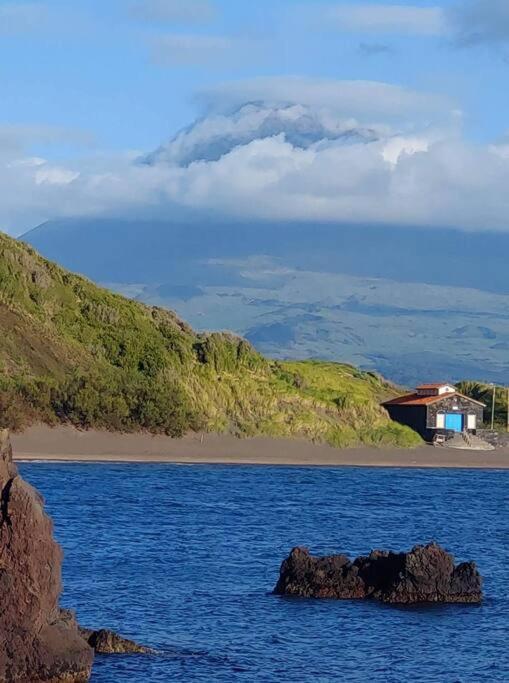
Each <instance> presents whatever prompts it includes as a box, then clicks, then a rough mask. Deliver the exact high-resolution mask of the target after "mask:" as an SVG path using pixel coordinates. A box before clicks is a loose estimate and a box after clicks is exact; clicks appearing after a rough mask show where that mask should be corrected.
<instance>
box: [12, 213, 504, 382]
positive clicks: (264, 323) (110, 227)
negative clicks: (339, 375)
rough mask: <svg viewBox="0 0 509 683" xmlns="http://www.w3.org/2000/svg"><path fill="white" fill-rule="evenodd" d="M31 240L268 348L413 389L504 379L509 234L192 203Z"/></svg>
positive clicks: (201, 322) (57, 226)
mask: <svg viewBox="0 0 509 683" xmlns="http://www.w3.org/2000/svg"><path fill="white" fill-rule="evenodd" d="M23 239H25V240H26V241H27V242H29V243H31V244H32V245H33V246H34V247H36V248H37V249H38V250H39V251H41V252H42V253H43V254H44V255H45V256H47V257H49V258H51V259H53V260H55V261H57V262H59V263H61V264H63V265H64V266H66V267H68V268H70V269H71V270H74V271H77V272H81V273H83V274H85V275H87V276H88V277H90V278H92V279H93V280H95V281H97V282H100V283H103V284H105V285H107V286H108V287H110V288H112V289H113V290H115V291H119V292H121V293H123V294H125V295H127V296H132V297H134V298H137V299H138V300H140V301H145V302H147V303H150V304H157V305H159V306H167V307H169V308H172V309H174V310H176V311H178V312H179V314H180V315H182V316H184V317H185V318H186V319H188V320H190V321H191V323H192V324H193V325H194V326H195V328H197V329H199V330H217V329H224V328H225V327H226V328H228V329H232V330H234V331H235V332H237V333H239V334H242V335H244V336H247V337H248V338H249V339H251V340H252V341H253V343H254V344H255V346H256V348H258V349H259V350H260V351H261V352H263V353H266V354H268V355H270V356H272V357H278V358H283V359H284V358H322V359H326V360H336V361H346V362H350V363H354V364H355V365H359V366H361V367H363V368H365V369H374V370H377V371H379V372H381V373H382V374H384V375H385V376H387V377H389V378H390V379H392V380H394V381H396V382H399V383H401V384H407V385H414V384H416V383H419V382H421V381H425V380H428V379H429V378H430V377H432V378H433V377H437V376H438V377H447V378H450V379H451V380H455V381H456V380H460V379H464V378H466V377H469V378H472V379H477V380H484V381H495V382H499V383H503V382H509V359H508V358H507V347H508V346H509V318H508V313H509V280H508V278H507V276H506V272H507V271H506V263H507V261H508V260H509V236H508V235H505V234H498V233H485V234H474V233H467V232H459V231H456V230H445V229H444V230H438V229H429V228H421V229H416V228H389V227H387V228H381V227H374V226H338V225H333V224H326V223H322V224H317V223H315V224H307V223H290V222H280V223H274V222H272V223H271V222H256V223H255V222H251V223H248V222H243V223H240V222H235V221H233V220H231V219H221V218H220V217H218V216H214V215H207V214H205V213H198V212H191V213H190V212H187V213H183V214H176V215H175V216H173V217H172V219H171V220H168V221H167V222H161V221H147V220H145V221H135V220H132V221H126V220H125V219H102V220H98V219H95V220H94V219H75V220H67V221H53V222H50V223H47V224H45V225H42V226H40V227H39V228H37V229H35V230H33V231H30V232H29V233H27V234H26V235H25V236H24V237H23ZM488 264H489V267H488ZM310 315H312V316H314V318H313V320H310V318H309V316H310ZM480 328H483V330H484V331H483V333H482V334H481V333H480V332H479V330H480ZM458 330H459V331H458Z"/></svg>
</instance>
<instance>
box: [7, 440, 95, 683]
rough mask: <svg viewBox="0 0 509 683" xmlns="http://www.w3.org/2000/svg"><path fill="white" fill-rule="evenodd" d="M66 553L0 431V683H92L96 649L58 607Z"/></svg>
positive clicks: (69, 616)
mask: <svg viewBox="0 0 509 683" xmlns="http://www.w3.org/2000/svg"><path fill="white" fill-rule="evenodd" d="M61 563H62V552H61V550H60V547H59V546H58V545H57V543H56V542H55V540H54V539H53V527H52V523H51V520H50V519H49V517H48V516H47V515H46V514H45V512H44V504H43V500H42V498H41V496H40V495H39V494H38V492H37V491H36V490H35V489H34V488H32V487H31V486H30V485H29V484H27V483H26V482H25V481H24V480H23V479H22V478H21V477H20V476H19V474H18V471H17V469H16V467H15V465H14V464H13V461H12V450H11V445H10V441H9V435H8V433H7V432H5V431H2V432H1V433H0V683H14V682H19V683H64V682H65V683H82V682H84V681H88V679H89V677H90V670H91V667H92V661H93V650H92V648H91V647H90V646H89V645H88V644H87V643H86V642H85V641H84V640H83V638H82V637H81V636H80V634H79V632H78V627H77V624H76V621H75V619H74V618H73V616H72V615H71V614H70V613H69V612H65V611H62V610H60V609H59V606H58V601H59V597H60V593H61Z"/></svg>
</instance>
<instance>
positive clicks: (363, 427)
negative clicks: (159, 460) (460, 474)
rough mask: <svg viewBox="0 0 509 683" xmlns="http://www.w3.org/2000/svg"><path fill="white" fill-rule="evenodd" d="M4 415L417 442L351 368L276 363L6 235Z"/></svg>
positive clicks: (19, 420) (382, 391) (0, 370)
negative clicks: (101, 285) (198, 331)
mask: <svg viewBox="0 0 509 683" xmlns="http://www.w3.org/2000/svg"><path fill="white" fill-rule="evenodd" d="M0 320H1V325H2V337H1V340H0V415H1V416H2V420H3V422H4V423H5V424H7V425H8V426H11V427H21V426H23V425H24V424H27V423H30V422H33V421H36V420H42V421H45V422H47V423H50V424H52V423H53V424H54V423H56V422H59V421H60V422H67V421H70V422H72V423H74V424H76V425H78V426H81V427H92V426H94V427H103V428H109V429H115V430H131V431H132V430H139V429H146V430H149V431H151V432H165V433H168V434H171V435H173V436H180V435H182V434H183V433H185V432H187V431H189V430H208V431H218V432H228V433H234V434H238V435H255V434H266V435H273V436H295V437H303V438H308V439H314V440H319V441H326V442H328V443H331V444H335V445H338V446H343V445H353V444H358V443H373V444H380V443H386V444H400V445H411V444H415V443H416V442H417V441H418V439H417V437H416V436H415V435H414V433H413V432H411V431H410V430H407V429H406V428H403V427H400V426H399V425H395V424H393V423H391V422H390V421H389V420H388V418H387V416H386V414H385V412H384V411H383V410H382V409H381V408H380V407H379V402H380V400H382V399H383V398H385V397H387V396H389V395H390V394H391V393H392V388H391V386H390V385H388V384H387V383H385V382H384V381H382V380H380V379H379V378H378V377H376V376H375V375H372V374H369V373H361V372H359V371H357V370H355V369H354V368H352V367H350V366H345V365H337V364H325V363H317V362H306V363H298V362H293V363H276V362H271V361H269V360H267V359H265V358H263V357H262V356H261V355H259V354H258V353H256V352H255V351H254V349H253V348H252V347H251V346H250V345H249V343H248V342H246V341H244V340H242V339H240V338H238V337H235V336H234V335H230V334H210V335H205V334H196V333H195V332H194V331H193V330H192V329H191V328H190V327H189V326H188V325H186V324H185V323H184V322H182V321H181V320H179V319H178V318H177V317H176V316H175V315H174V314H173V313H171V312H170V311H167V310H164V309H160V308H152V307H148V306H145V305H143V304H140V303H137V302H134V301H132V300H129V299H125V298H123V297H121V296H119V295H115V294H112V293H111V292H109V291H106V290H103V289H101V288H99V287H96V286H95V285H93V284H92V283H91V282H89V281H88V280H86V279H84V278H82V277H79V276H77V275H74V274H72V273H70V272H68V271H66V270H64V269H62V268H60V267H58V266H56V265H55V264H53V263H51V262H49V261H46V260H45V259H43V258H41V257H40V256H38V254H37V253H36V252H35V251H34V250H33V249H32V248H31V247H29V246H27V245H25V244H23V243H21V242H17V241H15V240H13V239H11V238H9V237H7V236H5V235H1V234H0Z"/></svg>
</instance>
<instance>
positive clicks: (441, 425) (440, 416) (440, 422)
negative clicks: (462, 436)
mask: <svg viewBox="0 0 509 683" xmlns="http://www.w3.org/2000/svg"><path fill="white" fill-rule="evenodd" d="M437 429H445V413H437Z"/></svg>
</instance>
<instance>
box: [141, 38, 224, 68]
mask: <svg viewBox="0 0 509 683" xmlns="http://www.w3.org/2000/svg"><path fill="white" fill-rule="evenodd" d="M150 43H151V48H152V58H153V60H154V61H155V62H156V63H158V64H161V65H162V66H177V65H178V66H181V65H201V64H206V65H207V66H210V65H211V64H212V63H216V62H221V61H223V60H224V59H226V58H227V56H228V54H229V52H230V50H231V49H232V48H233V47H234V46H235V41H234V40H233V39H231V38H227V37H224V36H209V35H192V34H180V33H175V34H171V35H163V36H154V37H152V38H151V40H150Z"/></svg>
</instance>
